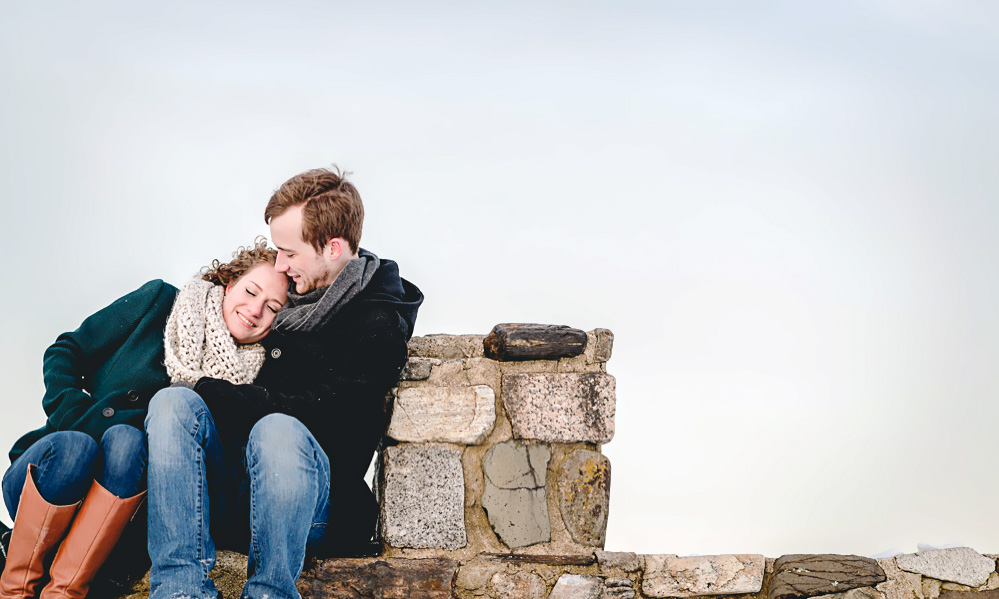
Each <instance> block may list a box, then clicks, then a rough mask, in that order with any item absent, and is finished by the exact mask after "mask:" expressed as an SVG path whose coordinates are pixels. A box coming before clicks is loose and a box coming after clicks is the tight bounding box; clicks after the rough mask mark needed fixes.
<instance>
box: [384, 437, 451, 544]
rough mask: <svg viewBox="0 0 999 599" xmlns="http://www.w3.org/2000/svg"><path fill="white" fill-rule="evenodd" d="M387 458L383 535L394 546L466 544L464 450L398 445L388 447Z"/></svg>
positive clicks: (436, 446)
mask: <svg viewBox="0 0 999 599" xmlns="http://www.w3.org/2000/svg"><path fill="white" fill-rule="evenodd" d="M382 460H383V468H384V486H382V487H380V489H381V493H382V496H383V499H382V513H381V529H382V539H383V540H384V541H385V542H386V543H388V544H389V545H392V546H393V547H413V548H417V549H458V548H460V547H464V546H465V544H466V537H465V484H464V477H463V473H462V468H461V451H460V450H458V449H456V448H454V447H448V446H446V445H436V444H426V445H423V444H421V445H397V446H395V447H388V448H386V449H385V451H384V452H383V457H382Z"/></svg>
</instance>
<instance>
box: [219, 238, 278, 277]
mask: <svg viewBox="0 0 999 599" xmlns="http://www.w3.org/2000/svg"><path fill="white" fill-rule="evenodd" d="M276 261H277V250H275V249H271V248H269V247H267V238H266V237H264V236H263V235H259V236H257V238H256V239H254V240H253V245H252V246H246V247H243V246H240V247H239V248H238V249H237V250H236V251H235V252H233V253H232V260H230V261H229V262H222V261H220V260H212V264H211V266H205V267H204V268H202V269H201V278H202V279H203V280H205V281H208V282H209V283H214V284H215V285H222V286H223V287H224V286H228V285H232V284H233V283H235V282H236V281H238V280H239V278H240V277H241V276H243V275H245V274H246V272H247V271H248V270H250V269H251V268H253V267H254V266H256V265H258V264H264V263H266V264H274V263H275V262H276Z"/></svg>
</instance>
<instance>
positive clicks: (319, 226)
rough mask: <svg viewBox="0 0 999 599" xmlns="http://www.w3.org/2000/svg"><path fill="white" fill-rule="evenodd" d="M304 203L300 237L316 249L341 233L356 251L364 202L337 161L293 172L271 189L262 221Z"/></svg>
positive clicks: (268, 221)
mask: <svg viewBox="0 0 999 599" xmlns="http://www.w3.org/2000/svg"><path fill="white" fill-rule="evenodd" d="M302 204H304V205H305V206H304V208H303V209H302V239H303V240H305V241H306V242H308V243H309V244H310V245H312V247H314V248H315V249H316V251H317V252H321V251H322V249H323V246H325V245H326V243H327V242H328V241H329V240H330V239H333V238H334V237H342V238H343V239H344V240H345V241H346V242H347V245H348V246H350V251H351V253H352V254H353V253H356V252H357V247H358V245H359V244H360V243H361V228H362V227H363V225H364V204H362V203H361V194H359V193H357V188H356V187H354V184H353V183H351V182H350V181H347V173H345V172H342V171H341V170H340V169H339V168H337V167H336V165H334V166H333V168H329V169H327V168H317V169H312V170H310V171H305V172H304V173H301V174H298V175H295V176H294V177H292V178H291V179H288V180H287V181H285V182H284V184H283V185H282V186H281V187H279V188H278V189H277V191H275V192H274V195H272V196H271V199H270V201H269V202H267V208H265V209H264V222H265V223H267V224H270V223H271V219H272V218H275V217H278V216H281V215H282V214H284V213H285V211H286V210H288V209H289V208H291V207H292V206H299V205H302Z"/></svg>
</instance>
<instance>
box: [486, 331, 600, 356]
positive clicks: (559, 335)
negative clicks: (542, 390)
mask: <svg viewBox="0 0 999 599" xmlns="http://www.w3.org/2000/svg"><path fill="white" fill-rule="evenodd" d="M482 346H483V348H484V349H485V354H486V357H487V358H492V359H493V360H499V361H500V362H513V361H519V360H556V359H558V358H571V357H572V356H578V355H579V354H581V353H583V350H585V349H586V333H585V332H583V331H581V330H579V329H574V328H572V327H567V326H562V325H554V324H527V323H506V324H498V325H496V326H495V327H493V330H492V332H490V333H489V334H488V335H487V336H486V338H485V339H484V340H483V341H482Z"/></svg>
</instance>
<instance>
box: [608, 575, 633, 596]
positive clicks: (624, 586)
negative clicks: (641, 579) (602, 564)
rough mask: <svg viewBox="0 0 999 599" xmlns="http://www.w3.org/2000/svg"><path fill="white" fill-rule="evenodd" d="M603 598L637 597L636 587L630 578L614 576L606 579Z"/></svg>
mask: <svg viewBox="0 0 999 599" xmlns="http://www.w3.org/2000/svg"><path fill="white" fill-rule="evenodd" d="M601 599H635V588H634V586H632V583H631V579H630V578H623V577H614V578H605V579H604V592H603V594H602V595H601Z"/></svg>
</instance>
